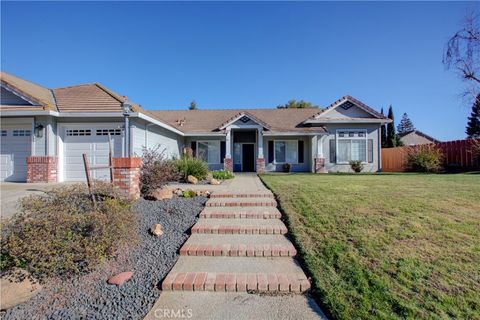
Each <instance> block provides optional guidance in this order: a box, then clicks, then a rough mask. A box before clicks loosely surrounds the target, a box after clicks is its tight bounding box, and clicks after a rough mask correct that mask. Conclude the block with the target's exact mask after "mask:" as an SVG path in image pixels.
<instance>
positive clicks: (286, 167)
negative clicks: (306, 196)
mask: <svg viewBox="0 0 480 320" xmlns="http://www.w3.org/2000/svg"><path fill="white" fill-rule="evenodd" d="M291 167H292V166H291V165H290V163H284V164H283V166H282V169H283V172H290V169H291Z"/></svg>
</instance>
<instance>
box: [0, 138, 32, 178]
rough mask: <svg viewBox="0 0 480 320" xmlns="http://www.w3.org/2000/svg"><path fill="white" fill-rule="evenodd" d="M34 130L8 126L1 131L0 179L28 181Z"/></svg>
mask: <svg viewBox="0 0 480 320" xmlns="http://www.w3.org/2000/svg"><path fill="white" fill-rule="evenodd" d="M31 135H32V131H31V130H30V129H26V128H8V129H2V130H1V131H0V136H1V137H0V139H1V151H0V152H1V154H0V181H26V180H27V160H26V158H27V157H28V156H30V154H31V148H32V137H31Z"/></svg>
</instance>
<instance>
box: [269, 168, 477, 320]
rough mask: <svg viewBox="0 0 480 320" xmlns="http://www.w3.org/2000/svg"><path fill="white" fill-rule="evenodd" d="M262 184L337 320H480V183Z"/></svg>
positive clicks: (453, 178) (380, 178)
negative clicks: (270, 193)
mask: <svg viewBox="0 0 480 320" xmlns="http://www.w3.org/2000/svg"><path fill="white" fill-rule="evenodd" d="M261 178H262V180H263V181H264V182H265V183H266V185H267V186H268V187H269V188H270V189H271V190H272V191H273V192H274V193H275V195H276V196H277V198H278V200H279V202H280V206H281V208H282V210H283V211H284V213H285V214H286V218H287V220H288V224H289V229H290V232H291V233H292V234H293V237H294V238H295V241H296V244H297V246H298V248H299V249H300V254H301V255H302V260H303V261H304V263H305V266H306V268H308V270H309V272H310V274H311V276H312V282H313V283H314V286H315V292H314V294H315V296H316V297H317V298H318V300H319V301H321V303H322V305H323V307H324V308H325V309H326V311H327V312H328V313H330V314H331V315H332V316H333V317H335V318H338V319H366V318H381V319H391V318H423V319H427V318H428V319H436V318H444V319H445V318H456V319H480V174H456V175H424V174H383V175H363V174H361V175H335V174H328V175H326V174H325V175H314V174H292V175H276V174H273V175H263V176H262V177H261Z"/></svg>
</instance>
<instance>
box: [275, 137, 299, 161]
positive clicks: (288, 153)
mask: <svg viewBox="0 0 480 320" xmlns="http://www.w3.org/2000/svg"><path fill="white" fill-rule="evenodd" d="M274 145H275V146H274V154H275V163H298V141H297V140H285V141H279V140H277V141H275V143H274Z"/></svg>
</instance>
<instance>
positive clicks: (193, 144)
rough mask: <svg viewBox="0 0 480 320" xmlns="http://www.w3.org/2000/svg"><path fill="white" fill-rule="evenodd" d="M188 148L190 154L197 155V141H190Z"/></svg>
mask: <svg viewBox="0 0 480 320" xmlns="http://www.w3.org/2000/svg"><path fill="white" fill-rule="evenodd" d="M190 148H192V156H193V157H194V158H196V157H197V141H192V142H190Z"/></svg>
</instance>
